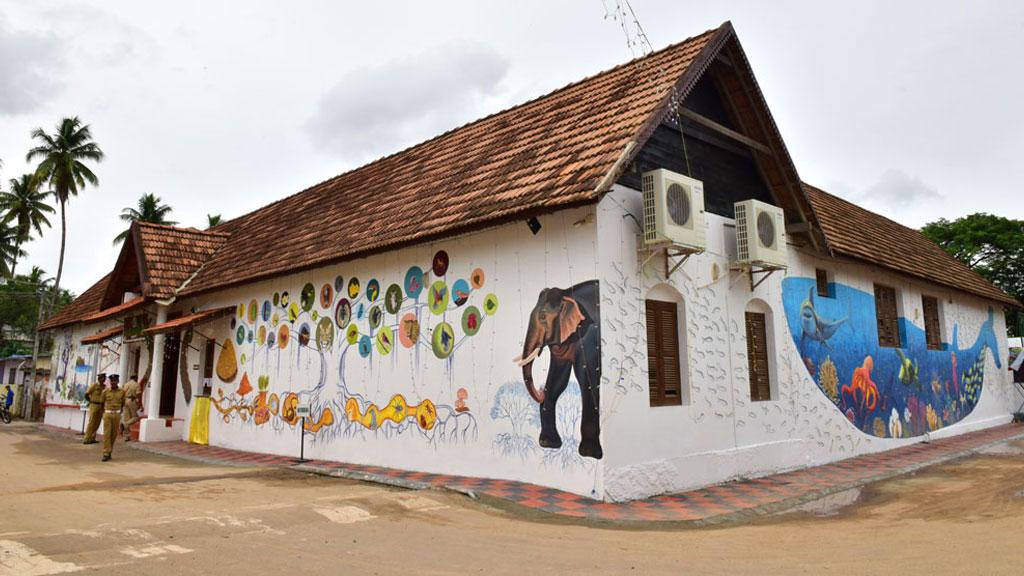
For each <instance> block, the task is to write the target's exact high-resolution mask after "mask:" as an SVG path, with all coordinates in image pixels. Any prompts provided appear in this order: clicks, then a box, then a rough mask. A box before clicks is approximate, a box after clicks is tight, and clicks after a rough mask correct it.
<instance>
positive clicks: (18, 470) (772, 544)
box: [0, 425, 1024, 576]
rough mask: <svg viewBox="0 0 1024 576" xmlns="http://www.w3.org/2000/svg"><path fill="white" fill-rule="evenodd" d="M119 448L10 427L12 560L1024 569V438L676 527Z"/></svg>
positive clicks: (0, 532) (4, 565)
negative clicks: (518, 509)
mask: <svg viewBox="0 0 1024 576" xmlns="http://www.w3.org/2000/svg"><path fill="white" fill-rule="evenodd" d="M118 448H119V450H118V451H117V452H116V454H115V460H114V461H113V462H110V463H101V462H100V461H99V450H98V449H97V447H96V446H82V445H79V444H75V443H73V442H72V441H70V440H69V439H66V438H60V437H56V436H52V435H50V434H47V433H44V432H39V431H36V430H34V429H32V428H30V427H27V426H25V425H21V426H18V425H15V426H6V427H3V426H0V454H2V455H3V457H2V458H3V459H2V460H0V576H9V575H18V576H31V575H43V574H59V573H64V572H78V573H82V574H152V575H160V574H174V575H176V576H181V575H185V574H206V573H216V574H247V575H252V574H284V573H288V574H410V575H411V574H415V575H416V576H423V575H428V574H517V575H521V574H549V573H550V574H624V573H638V574H684V573H685V574H726V573H727V574H794V573H796V574H899V575H901V576H905V575H908V574H930V575H936V574H1020V573H1021V570H1022V568H1021V564H1020V558H1021V552H1020V550H1021V546H1022V545H1024V442H1017V443H1015V444H1006V445H1002V446H1001V447H1000V448H999V449H998V450H991V451H990V453H989V454H986V455H984V456H978V457H973V458H970V459H966V460H961V461H958V462H954V463H950V464H946V465H941V466H937V467H932V468H928V469H925V470H923V471H921V472H918V473H917V474H914V475H910V476H905V477H900V478H898V479H894V480H891V481H887V482H883V483H880V484H876V485H874V486H870V487H868V488H866V489H864V490H863V491H861V492H860V493H859V494H858V493H856V492H853V493H848V494H844V495H837V496H835V497H833V498H832V499H831V501H829V502H823V503H818V504H816V505H812V506H808V507H807V510H806V511H802V512H794V513H790V514H786V515H783V516H775V517H771V518H765V519H762V520H760V521H757V522H754V523H747V524H743V525H730V526H724V527H716V528H701V529H661V530H651V529H643V530H638V529H634V528H608V527H602V528H595V527H589V526H582V525H576V524H569V523H564V522H557V521H550V520H544V519H539V518H536V517H530V518H525V517H522V516H519V515H517V514H513V513H508V512H505V511H501V510H496V509H492V508H488V507H485V506H483V505H481V504H480V503H477V502H474V501H473V500H470V499H469V498H467V497H465V496H462V495H457V494H449V493H442V492H434V491H422V492H412V491H403V490H398V489H390V488H386V487H381V486H376V485H370V484H363V483H358V482H353V481H347V480H339V479H334V478H323V477H318V476H308V475H303V474H299V473H296V472H290V471H276V470H255V469H239V468H226V467H219V466H208V465H203V464H196V463H193V462H186V461H181V460H176V459H171V458H166V457H161V456H155V455H150V454H146V453H142V452H137V451H134V450H126V449H124V447H123V446H118ZM844 504H845V506H843V505H844ZM836 507H839V508H838V509H836ZM823 514H824V515H823Z"/></svg>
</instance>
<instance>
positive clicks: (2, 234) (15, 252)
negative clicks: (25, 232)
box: [0, 224, 25, 278]
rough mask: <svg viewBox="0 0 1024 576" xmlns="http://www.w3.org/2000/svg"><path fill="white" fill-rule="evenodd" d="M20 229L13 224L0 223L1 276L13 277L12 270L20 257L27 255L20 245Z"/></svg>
mask: <svg viewBox="0 0 1024 576" xmlns="http://www.w3.org/2000/svg"><path fill="white" fill-rule="evenodd" d="M20 244H21V242H20V241H19V238H18V231H17V229H15V228H14V227H13V226H8V225H7V224H0V276H3V277H4V278H10V277H11V270H12V269H13V268H14V263H15V262H17V261H18V258H19V257H21V256H24V255H25V252H24V250H22V249H21V247H20Z"/></svg>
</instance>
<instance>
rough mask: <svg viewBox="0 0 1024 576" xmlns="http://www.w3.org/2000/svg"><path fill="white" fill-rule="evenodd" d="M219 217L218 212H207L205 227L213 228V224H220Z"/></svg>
mask: <svg viewBox="0 0 1024 576" xmlns="http://www.w3.org/2000/svg"><path fill="white" fill-rule="evenodd" d="M220 223H221V219H220V214H207V215H206V227H207V228H213V227H214V226H220Z"/></svg>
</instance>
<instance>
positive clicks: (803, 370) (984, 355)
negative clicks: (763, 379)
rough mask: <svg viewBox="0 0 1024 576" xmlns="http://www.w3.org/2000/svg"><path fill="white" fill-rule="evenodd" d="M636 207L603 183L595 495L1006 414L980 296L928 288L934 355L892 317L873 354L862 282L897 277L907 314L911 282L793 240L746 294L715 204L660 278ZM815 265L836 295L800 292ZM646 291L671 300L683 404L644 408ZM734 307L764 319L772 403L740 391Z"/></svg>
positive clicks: (615, 496)
mask: <svg viewBox="0 0 1024 576" xmlns="http://www.w3.org/2000/svg"><path fill="white" fill-rule="evenodd" d="M642 210H643V209H642V198H641V194H640V192H639V191H636V190H632V189H629V188H625V187H623V186H616V187H615V188H614V189H613V191H612V192H611V193H610V194H609V195H608V196H607V197H605V199H603V200H602V201H601V203H600V204H599V206H598V211H597V227H598V234H597V238H598V258H599V262H598V278H599V282H600V285H601V286H600V292H601V322H602V326H601V335H602V351H603V367H602V368H603V369H602V385H601V388H602V398H601V401H602V411H601V425H602V431H603V449H604V459H603V460H602V463H603V465H604V467H605V496H606V498H608V499H611V500H625V499H631V498H641V497H645V496H649V495H652V494H658V493H664V492H676V491H681V490H686V489H689V488H693V487H696V486H702V485H706V484H709V483H715V482H721V481H723V480H728V479H730V478H737V477H747V476H757V475H763V474H768V473H771V472H774V471H778V470H782V469H788V468H794V467H798V466H808V465H815V464H822V463H826V462H830V461H834V460H838V459H842V458H848V457H851V456H855V455H857V454H863V453H866V452H874V451H880V450H886V449H890V448H892V447H894V446H897V445H899V444H900V443H911V442H915V441H917V440H915V439H918V438H920V435H922V434H923V433H924V432H926V431H928V430H938V432H937V433H938V434H942V433H946V431H947V430H950V425H951V424H953V423H956V424H957V426H956V428H953V429H952V431H950V432H949V433H957V432H959V431H966V430H971V429H974V428H978V427H984V426H992V425H996V424H1000V423H1003V422H1007V421H1009V419H1010V415H1009V414H1010V411H1011V410H1012V409H1013V408H1014V407H1015V404H1013V402H1012V400H1013V399H1012V394H1013V391H1012V389H1011V388H1010V386H1009V383H1008V382H1007V380H1006V377H1005V372H1006V371H1005V370H1000V369H998V367H999V366H1000V359H1001V358H1002V356H1001V354H1000V353H996V347H997V346H1002V345H1004V344H1001V343H1000V342H999V341H997V338H998V335H1000V334H1003V333H1005V327H1004V326H1003V321H1002V314H998V313H997V314H992V313H991V311H990V310H989V304H987V303H986V302H984V301H981V300H979V299H976V298H972V297H970V296H967V295H964V294H958V293H955V292H949V293H946V292H943V293H941V294H938V295H940V296H942V300H943V302H944V303H945V304H944V306H945V308H946V310H945V312H944V317H945V319H946V322H947V325H946V326H944V327H943V330H944V334H947V335H948V340H949V342H948V343H947V345H946V347H945V349H944V350H940V351H925V350H923V348H924V337H923V334H922V333H921V330H920V329H919V328H917V327H915V325H914V324H913V322H912V321H911V320H909V319H906V318H905V319H903V321H902V322H903V324H904V332H906V333H908V334H909V335H910V338H909V339H908V340H907V342H908V344H907V347H906V348H904V349H901V350H896V349H885V350H881V351H879V350H877V333H876V328H875V325H874V322H875V320H874V317H873V310H874V299H873V296H869V298H870V302H862V301H861V299H862V298H863V297H864V296H865V295H870V294H871V290H872V288H871V287H872V284H873V282H881V283H885V284H887V285H890V286H896V287H898V288H899V290H900V292H901V295H902V298H903V304H904V305H905V306H904V308H905V309H906V310H908V311H909V314H908V315H909V316H910V319H914V318H919V316H915V313H914V308H915V302H916V307H918V308H919V307H920V301H921V290H922V287H920V286H916V285H914V284H912V283H909V282H907V281H906V280H905V279H903V278H900V277H895V276H891V275H889V274H887V273H886V272H885V271H884V270H882V269H879V268H875V267H871V266H867V265H863V266H862V265H855V264H849V263H840V262H837V261H835V260H827V259H823V260H818V259H816V258H815V257H813V256H811V255H807V254H804V253H802V252H800V251H799V250H797V249H795V248H794V249H791V250H790V253H789V270H788V271H786V272H776V273H774V274H772V275H771V276H770V277H769V278H768V279H767V280H765V281H764V282H763V283H762V284H761V285H759V286H758V287H757V288H756V290H754V291H751V290H750V287H749V281H748V279H747V277H746V276H745V275H743V274H741V273H739V272H738V271H735V270H732V269H731V266H732V262H733V261H734V260H735V257H736V255H735V228H734V223H733V221H732V220H730V219H727V218H723V217H720V216H716V215H713V214H705V219H706V223H707V230H706V238H707V249H706V250H705V252H704V253H702V254H699V255H693V256H691V257H689V259H687V261H686V262H685V264H683V265H682V266H681V267H680V268H679V269H678V270H676V271H675V272H674V273H673V274H672V275H671V276H670V277H669V278H667V279H666V277H665V257H664V255H655V256H653V257H650V258H649V259H648V260H647V261H646V264H645V265H643V266H641V264H642V263H644V261H645V259H647V258H648V256H649V255H648V254H646V253H643V252H642V251H639V249H640V248H642V246H641V245H640V244H639V236H638V233H639V224H638V223H639V222H640V221H642V220H641V215H642ZM816 267H824V268H827V269H829V270H830V272H833V273H834V276H835V278H836V282H837V286H836V294H837V298H835V299H834V300H829V301H824V300H822V299H819V298H817V296H812V297H811V298H810V299H809V298H808V294H809V288H810V286H811V285H812V284H813V282H812V281H811V280H810V278H812V277H813V276H814V269H815V268H816ZM951 298H952V299H953V302H952V303H949V302H948V301H949V300H950V299H951ZM645 299H653V300H662V301H670V302H675V303H677V308H678V310H679V312H680V313H681V316H680V323H681V325H682V332H683V333H682V334H681V338H680V340H681V341H682V342H683V343H684V346H685V354H684V355H683V356H684V358H685V362H684V365H683V366H682V367H681V369H682V373H683V388H684V390H683V394H682V397H683V403H682V405H679V406H656V407H652V406H651V405H650V399H649V390H648V388H649V384H648V374H647V345H646V318H645V314H644V300H645ZM747 310H757V311H761V312H764V313H765V314H766V318H767V323H768V334H767V335H768V340H769V342H770V350H771V356H770V364H771V366H770V373H771V380H772V397H771V400H769V401H752V400H751V397H750V384H749V378H748V361H747V351H746V342H745V333H744V314H745V312H746V311H747ZM865 310H867V311H869V312H870V313H871V314H870V315H868V314H867V313H866V312H865ZM918 314H919V312H918ZM954 333H955V335H954ZM990 352H991V353H990ZM901 354H902V356H903V357H905V358H906V360H904V358H903V357H901ZM869 356H870V361H867V360H868V357H869ZM954 362H955V366H956V368H955V369H954V367H953V366H954ZM901 369H902V379H901V376H900V374H901ZM833 390H834V392H833ZM894 414H896V416H895V417H894ZM851 420H852V422H851Z"/></svg>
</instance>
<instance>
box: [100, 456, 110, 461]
mask: <svg viewBox="0 0 1024 576" xmlns="http://www.w3.org/2000/svg"><path fill="white" fill-rule="evenodd" d="M107 460H110V454H104V455H103V459H102V460H100V461H101V462H106V461H107Z"/></svg>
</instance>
